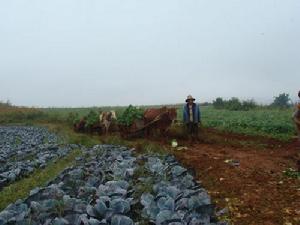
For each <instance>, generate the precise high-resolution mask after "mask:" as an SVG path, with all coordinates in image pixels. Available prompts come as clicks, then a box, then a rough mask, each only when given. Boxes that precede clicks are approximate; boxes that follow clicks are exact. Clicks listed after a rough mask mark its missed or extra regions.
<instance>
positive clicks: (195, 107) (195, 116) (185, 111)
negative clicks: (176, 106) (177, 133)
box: [183, 103, 201, 123]
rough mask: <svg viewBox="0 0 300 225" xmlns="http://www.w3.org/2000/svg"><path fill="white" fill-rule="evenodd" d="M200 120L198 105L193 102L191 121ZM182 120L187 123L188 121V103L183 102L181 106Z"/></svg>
mask: <svg viewBox="0 0 300 225" xmlns="http://www.w3.org/2000/svg"><path fill="white" fill-rule="evenodd" d="M200 121H201V112H200V106H199V105H197V104H196V103H193V123H199V122H200ZM183 122H184V123H189V122H191V121H190V109H189V105H188V104H185V106H184V107H183Z"/></svg>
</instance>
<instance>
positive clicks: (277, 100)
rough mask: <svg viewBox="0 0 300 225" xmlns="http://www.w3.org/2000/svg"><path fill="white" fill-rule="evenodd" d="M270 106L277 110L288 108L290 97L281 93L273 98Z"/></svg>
mask: <svg viewBox="0 0 300 225" xmlns="http://www.w3.org/2000/svg"><path fill="white" fill-rule="evenodd" d="M271 106H273V107H277V108H289V107H290V106H291V99H290V95H289V94H286V93H282V94H280V95H278V96H277V97H274V101H273V103H272V104H271Z"/></svg>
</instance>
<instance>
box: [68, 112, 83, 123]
mask: <svg viewBox="0 0 300 225" xmlns="http://www.w3.org/2000/svg"><path fill="white" fill-rule="evenodd" d="M79 121H80V117H79V114H78V113H77V112H70V113H69V114H68V117H67V122H68V124H69V125H74V124H77V123H79Z"/></svg>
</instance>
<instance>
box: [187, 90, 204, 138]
mask: <svg viewBox="0 0 300 225" xmlns="http://www.w3.org/2000/svg"><path fill="white" fill-rule="evenodd" d="M195 100H196V99H195V98H193V97H192V96H191V95H189V96H188V97H187V99H186V104H185V105H184V107H183V122H184V124H185V125H186V129H187V133H188V135H189V137H191V138H192V139H194V138H198V128H199V124H200V123H201V112H200V107H199V105H198V104H196V103H195Z"/></svg>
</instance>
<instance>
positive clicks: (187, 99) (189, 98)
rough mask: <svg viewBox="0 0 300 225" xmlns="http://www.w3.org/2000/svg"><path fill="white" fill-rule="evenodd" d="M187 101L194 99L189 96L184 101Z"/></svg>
mask: <svg viewBox="0 0 300 225" xmlns="http://www.w3.org/2000/svg"><path fill="white" fill-rule="evenodd" d="M189 100H192V101H195V100H196V99H194V98H193V96H191V95H189V96H187V98H186V100H185V101H186V102H188V101H189Z"/></svg>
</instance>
